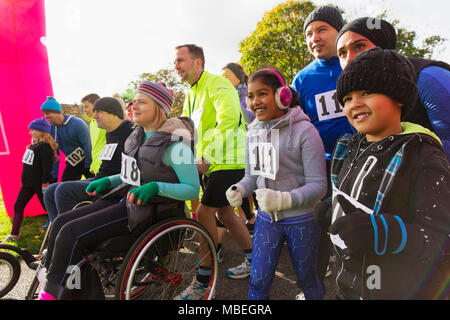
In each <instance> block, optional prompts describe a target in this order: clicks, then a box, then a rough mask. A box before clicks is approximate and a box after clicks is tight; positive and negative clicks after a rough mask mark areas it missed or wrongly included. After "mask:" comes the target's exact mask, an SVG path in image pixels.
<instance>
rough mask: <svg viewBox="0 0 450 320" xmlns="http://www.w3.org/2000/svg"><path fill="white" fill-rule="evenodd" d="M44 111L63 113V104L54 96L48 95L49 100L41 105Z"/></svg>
mask: <svg viewBox="0 0 450 320" xmlns="http://www.w3.org/2000/svg"><path fill="white" fill-rule="evenodd" d="M41 111H42V112H55V113H62V108H61V105H60V104H59V103H58V101H56V100H55V98H53V97H47V100H45V102H44V103H43V104H42V106H41Z"/></svg>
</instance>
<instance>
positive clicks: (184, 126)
mask: <svg viewBox="0 0 450 320" xmlns="http://www.w3.org/2000/svg"><path fill="white" fill-rule="evenodd" d="M158 131H160V132H167V133H170V134H173V135H176V136H179V137H182V138H183V139H188V140H194V137H195V134H196V133H195V129H194V124H193V122H192V120H190V119H189V118H186V117H173V118H169V119H167V121H166V122H164V123H163V125H162V126H161V127H160V128H159V129H158Z"/></svg>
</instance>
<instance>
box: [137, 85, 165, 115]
mask: <svg viewBox="0 0 450 320" xmlns="http://www.w3.org/2000/svg"><path fill="white" fill-rule="evenodd" d="M136 92H140V93H143V94H146V95H148V96H149V97H150V98H152V99H153V100H154V101H155V102H156V103H157V104H159V105H160V106H161V108H163V110H164V112H165V113H166V115H168V114H169V113H170V109H172V103H173V92H172V91H170V90H169V89H167V88H166V85H165V84H164V83H163V82H151V81H146V80H144V81H142V82H141V83H140V84H139V86H138V88H137V90H136Z"/></svg>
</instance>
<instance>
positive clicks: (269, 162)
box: [248, 142, 279, 180]
mask: <svg viewBox="0 0 450 320" xmlns="http://www.w3.org/2000/svg"><path fill="white" fill-rule="evenodd" d="M248 147H249V162H250V174H251V175H257V176H262V177H265V178H268V179H271V180H275V177H276V174H277V172H278V164H279V162H278V152H277V150H276V148H275V147H274V146H273V145H272V144H271V143H270V142H259V143H249V144H248Z"/></svg>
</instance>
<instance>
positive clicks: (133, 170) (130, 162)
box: [120, 153, 141, 187]
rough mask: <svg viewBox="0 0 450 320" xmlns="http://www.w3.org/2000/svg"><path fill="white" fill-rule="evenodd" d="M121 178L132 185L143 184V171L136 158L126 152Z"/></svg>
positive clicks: (123, 156) (123, 157)
mask: <svg viewBox="0 0 450 320" xmlns="http://www.w3.org/2000/svg"><path fill="white" fill-rule="evenodd" d="M120 178H121V179H122V182H125V183H128V184H130V185H132V186H137V187H139V186H140V185H141V172H140V171H139V168H138V165H137V161H136V159H135V158H133V157H129V156H127V155H126V154H124V153H122V168H121V170H120Z"/></svg>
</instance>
